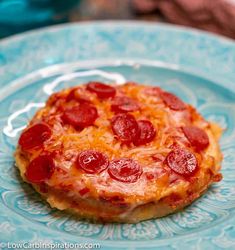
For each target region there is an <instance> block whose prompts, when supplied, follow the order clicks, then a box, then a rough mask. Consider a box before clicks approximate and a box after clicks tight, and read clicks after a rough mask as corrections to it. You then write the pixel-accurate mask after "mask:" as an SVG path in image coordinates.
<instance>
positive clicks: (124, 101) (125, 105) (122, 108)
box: [111, 96, 140, 113]
mask: <svg viewBox="0 0 235 250" xmlns="http://www.w3.org/2000/svg"><path fill="white" fill-rule="evenodd" d="M139 108H140V106H139V104H138V103H137V102H136V101H135V100H133V99H131V98H129V97H127V96H117V97H115V99H114V100H113V102H112V105H111V110H112V111H113V112H115V113H119V112H120V113H125V112H133V111H136V110H138V109H139Z"/></svg>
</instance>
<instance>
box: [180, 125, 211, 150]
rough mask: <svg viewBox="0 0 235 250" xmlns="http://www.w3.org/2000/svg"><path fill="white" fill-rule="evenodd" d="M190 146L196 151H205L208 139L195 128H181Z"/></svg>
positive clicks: (200, 130) (202, 132) (201, 131)
mask: <svg viewBox="0 0 235 250" xmlns="http://www.w3.org/2000/svg"><path fill="white" fill-rule="evenodd" d="M182 130H183V132H184V134H185V136H186V137H187V139H188V140H189V142H190V144H191V145H192V146H193V147H195V148H196V150H197V151H200V150H203V149H206V148H207V147H208V146H209V138H208V135H207V134H206V132H205V131H203V130H202V129H200V128H198V127H195V126H186V127H183V128H182Z"/></svg>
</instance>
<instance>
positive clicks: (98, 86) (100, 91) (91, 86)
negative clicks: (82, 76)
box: [87, 82, 116, 99]
mask: <svg viewBox="0 0 235 250" xmlns="http://www.w3.org/2000/svg"><path fill="white" fill-rule="evenodd" d="M87 90H89V91H91V92H94V93H96V95H97V96H98V97H99V98H101V99H106V98H110V97H114V96H115V95H116V89H115V88H113V87H111V86H109V85H107V84H104V83H101V82H89V83H88V84H87Z"/></svg>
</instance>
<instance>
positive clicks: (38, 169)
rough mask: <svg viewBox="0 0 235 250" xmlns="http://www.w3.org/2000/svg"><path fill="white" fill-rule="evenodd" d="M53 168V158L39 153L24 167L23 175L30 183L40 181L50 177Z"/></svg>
mask: <svg viewBox="0 0 235 250" xmlns="http://www.w3.org/2000/svg"><path fill="white" fill-rule="evenodd" d="M54 170H55V163H54V161H53V158H52V157H51V156H49V155H39V156H38V157H37V158H35V159H34V160H32V161H31V162H30V164H29V166H28V167H27V169H26V173H25V177H26V178H27V180H28V181H30V182H32V183H41V182H44V181H45V180H48V179H50V177H51V176H52V174H53V173H54Z"/></svg>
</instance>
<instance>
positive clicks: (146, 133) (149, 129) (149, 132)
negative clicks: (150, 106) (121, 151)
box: [134, 120, 156, 146]
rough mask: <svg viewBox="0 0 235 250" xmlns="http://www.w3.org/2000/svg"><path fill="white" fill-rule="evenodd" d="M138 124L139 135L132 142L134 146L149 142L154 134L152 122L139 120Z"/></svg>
mask: <svg viewBox="0 0 235 250" xmlns="http://www.w3.org/2000/svg"><path fill="white" fill-rule="evenodd" d="M138 126H139V130H140V136H139V137H138V139H137V140H136V141H135V142H134V144H135V145H136V146H139V145H144V144H146V143H149V142H151V141H152V140H153V139H154V137H155V136H156V129H155V128H154V126H153V124H152V123H151V122H150V121H148V120H139V121H138Z"/></svg>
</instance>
